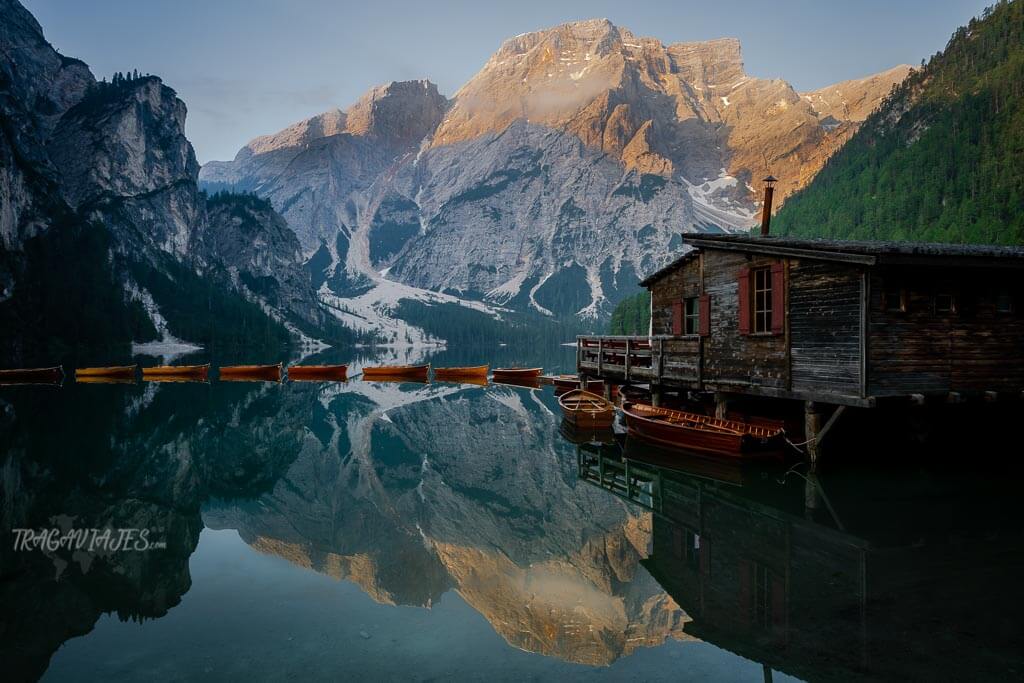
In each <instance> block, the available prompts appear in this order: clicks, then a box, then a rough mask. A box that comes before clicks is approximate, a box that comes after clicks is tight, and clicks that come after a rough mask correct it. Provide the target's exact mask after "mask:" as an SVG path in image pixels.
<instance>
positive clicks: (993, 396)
mask: <svg viewBox="0 0 1024 683" xmlns="http://www.w3.org/2000/svg"><path fill="white" fill-rule="evenodd" d="M985 400H986V401H987V402H989V403H995V402H996V401H998V400H999V392H996V391H986V392H985Z"/></svg>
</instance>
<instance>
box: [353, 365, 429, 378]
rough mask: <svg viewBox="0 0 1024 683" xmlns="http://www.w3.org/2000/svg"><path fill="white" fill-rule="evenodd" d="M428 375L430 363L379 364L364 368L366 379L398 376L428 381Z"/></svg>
mask: <svg viewBox="0 0 1024 683" xmlns="http://www.w3.org/2000/svg"><path fill="white" fill-rule="evenodd" d="M428 375H430V366H429V365H379V366H376V367H366V368H363V377H365V378H366V379H386V380H390V381H394V380H395V379H396V378H404V379H410V380H423V381H426V379H427V377H428Z"/></svg>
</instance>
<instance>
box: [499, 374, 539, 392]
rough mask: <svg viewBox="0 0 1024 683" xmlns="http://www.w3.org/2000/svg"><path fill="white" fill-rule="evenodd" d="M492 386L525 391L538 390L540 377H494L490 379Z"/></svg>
mask: <svg viewBox="0 0 1024 683" xmlns="http://www.w3.org/2000/svg"><path fill="white" fill-rule="evenodd" d="M491 381H492V382H493V383H494V384H500V385H502V386H506V387H526V388H527V389H540V377H523V378H519V377H500V376H498V375H495V376H494V377H492V378H491Z"/></svg>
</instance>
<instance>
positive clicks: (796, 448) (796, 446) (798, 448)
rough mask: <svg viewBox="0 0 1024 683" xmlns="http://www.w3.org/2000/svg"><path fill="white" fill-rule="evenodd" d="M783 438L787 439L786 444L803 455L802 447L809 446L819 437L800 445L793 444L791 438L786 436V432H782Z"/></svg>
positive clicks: (802, 442) (813, 437)
mask: <svg viewBox="0 0 1024 683" xmlns="http://www.w3.org/2000/svg"><path fill="white" fill-rule="evenodd" d="M782 438H783V439H785V441H786V443H788V444H789V445H790V446H792V447H793V448H794V449H795V450H797V451H799V452H801V453H803V451H801V450H800V447H801V446H806V445H807V444H809V443H811V442H812V441H815V440H816V439H817V437H815V436H812V437H811V438H809V439H807V441H801V442H800V443H793V442H792V441H790V440H789V437H788V436H786V430H782Z"/></svg>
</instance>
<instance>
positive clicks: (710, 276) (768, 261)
mask: <svg viewBox="0 0 1024 683" xmlns="http://www.w3.org/2000/svg"><path fill="white" fill-rule="evenodd" d="M702 258H703V260H704V291H706V292H707V293H708V294H710V295H711V330H710V331H711V334H710V335H709V336H708V337H707V338H706V339H705V347H704V380H705V382H711V383H715V382H718V383H721V389H722V390H725V391H728V390H729V387H730V386H736V387H737V388H739V387H740V386H742V385H753V386H760V387H771V388H778V389H786V388H788V386H787V385H788V383H789V368H788V359H787V353H786V337H785V335H763V336H760V335H741V334H740V332H739V321H738V315H739V285H738V278H739V272H740V269H741V268H743V267H748V268H758V267H761V266H766V267H770V266H771V265H772V264H773V263H777V262H778V259H774V258H765V257H759V256H754V257H753V258H751V259H750V260H748V258H747V256H746V255H744V254H739V253H735V252H729V251H707V252H705V253H704V254H703V256H702Z"/></svg>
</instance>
